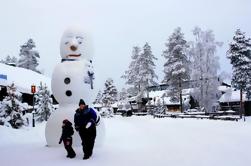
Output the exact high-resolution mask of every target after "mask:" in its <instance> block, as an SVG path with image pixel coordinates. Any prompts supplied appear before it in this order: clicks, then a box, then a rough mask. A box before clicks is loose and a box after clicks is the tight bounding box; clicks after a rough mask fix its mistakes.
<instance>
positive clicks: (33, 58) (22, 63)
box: [17, 39, 40, 73]
mask: <svg viewBox="0 0 251 166" xmlns="http://www.w3.org/2000/svg"><path fill="white" fill-rule="evenodd" d="M35 47H36V45H35V43H34V41H33V40H32V39H29V40H28V42H27V43H25V44H24V45H21V49H20V53H19V55H20V59H19V60H18V63H17V66H18V67H22V68H25V69H30V70H33V71H35V72H38V73H40V72H39V71H38V70H37V69H36V67H37V66H38V60H37V58H40V56H39V53H38V52H37V51H35V50H33V48H35Z"/></svg>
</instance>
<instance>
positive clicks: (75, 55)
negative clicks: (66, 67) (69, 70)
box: [68, 54, 81, 57]
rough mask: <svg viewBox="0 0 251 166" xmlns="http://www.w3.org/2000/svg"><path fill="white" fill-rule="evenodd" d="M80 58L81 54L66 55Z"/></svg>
mask: <svg viewBox="0 0 251 166" xmlns="http://www.w3.org/2000/svg"><path fill="white" fill-rule="evenodd" d="M80 56H81V54H70V55H68V57H80Z"/></svg>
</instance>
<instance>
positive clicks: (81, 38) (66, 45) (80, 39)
mask: <svg viewBox="0 0 251 166" xmlns="http://www.w3.org/2000/svg"><path fill="white" fill-rule="evenodd" d="M91 47H92V42H91V40H90V37H89V35H88V34H87V33H84V32H83V31H81V30H80V29H78V28H69V29H67V30H66V31H65V32H64V34H63V36H62V38H61V43H60V54H61V57H62V59H73V60H75V59H76V60H81V59H86V60H88V61H89V60H91V59H92V58H91V57H92V48H91Z"/></svg>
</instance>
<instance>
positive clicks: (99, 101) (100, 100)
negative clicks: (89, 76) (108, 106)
mask: <svg viewBox="0 0 251 166" xmlns="http://www.w3.org/2000/svg"><path fill="white" fill-rule="evenodd" d="M93 104H102V91H101V90H99V91H98V94H97V96H96V99H95V100H94V102H93Z"/></svg>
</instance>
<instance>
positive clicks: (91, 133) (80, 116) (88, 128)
mask: <svg viewBox="0 0 251 166" xmlns="http://www.w3.org/2000/svg"><path fill="white" fill-rule="evenodd" d="M96 120H97V114H96V112H95V111H94V110H93V109H92V108H89V107H88V105H86V104H85V102H84V100H83V99H80V101H79V108H78V109H77V110H76V113H75V116H74V123H75V129H76V130H77V131H78V132H79V135H80V137H81V140H82V146H83V152H84V157H83V159H84V160H86V159H88V158H90V157H91V156H92V151H93V147H94V143H95V138H96Z"/></svg>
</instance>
